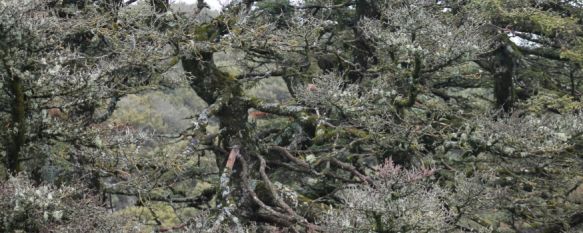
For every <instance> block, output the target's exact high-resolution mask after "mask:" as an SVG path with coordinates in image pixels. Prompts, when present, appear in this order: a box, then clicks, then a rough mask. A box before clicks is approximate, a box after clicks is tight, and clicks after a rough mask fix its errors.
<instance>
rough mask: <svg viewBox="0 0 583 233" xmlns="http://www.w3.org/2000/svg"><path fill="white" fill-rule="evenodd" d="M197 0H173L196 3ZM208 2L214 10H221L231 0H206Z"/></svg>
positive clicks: (175, 0)
mask: <svg viewBox="0 0 583 233" xmlns="http://www.w3.org/2000/svg"><path fill="white" fill-rule="evenodd" d="M196 1H197V0H174V1H173V2H184V3H188V4H196ZM205 2H206V3H207V4H209V6H210V7H211V9H213V10H220V9H221V8H222V7H223V6H225V5H227V4H228V3H229V2H230V0H205Z"/></svg>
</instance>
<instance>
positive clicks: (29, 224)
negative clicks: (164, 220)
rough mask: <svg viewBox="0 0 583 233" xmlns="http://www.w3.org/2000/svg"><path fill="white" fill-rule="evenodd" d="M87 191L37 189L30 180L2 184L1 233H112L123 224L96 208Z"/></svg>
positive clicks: (14, 178)
mask: <svg viewBox="0 0 583 233" xmlns="http://www.w3.org/2000/svg"><path fill="white" fill-rule="evenodd" d="M83 191H84V190H81V189H78V188H74V187H59V188H57V187H54V186H50V185H38V186H35V185H34V184H33V183H32V182H31V181H30V179H29V178H28V177H26V176H25V175H19V176H15V177H10V178H9V179H8V180H7V181H6V182H4V183H3V184H1V185H0V210H2V211H0V231H1V232H14V231H24V232H112V231H116V230H117V231H119V230H121V229H119V228H118V227H119V226H121V224H120V223H119V222H117V223H116V222H114V221H113V220H112V219H111V218H109V216H106V215H105V212H104V210H103V209H101V208H98V207H97V206H95V205H94V203H93V201H92V200H91V199H89V198H87V197H85V195H80V194H81V192H83Z"/></svg>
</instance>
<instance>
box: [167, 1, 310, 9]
mask: <svg viewBox="0 0 583 233" xmlns="http://www.w3.org/2000/svg"><path fill="white" fill-rule="evenodd" d="M196 1H197V0H173V2H184V3H189V4H196ZM205 1H206V3H207V4H209V6H210V7H211V9H213V10H220V9H221V8H223V6H226V5H227V4H228V3H229V2H230V1H231V0H205ZM291 2H292V4H293V3H300V2H302V0H291Z"/></svg>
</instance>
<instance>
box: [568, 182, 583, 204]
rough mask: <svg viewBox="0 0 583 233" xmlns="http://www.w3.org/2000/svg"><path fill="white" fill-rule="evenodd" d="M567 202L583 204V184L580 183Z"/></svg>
mask: <svg viewBox="0 0 583 233" xmlns="http://www.w3.org/2000/svg"><path fill="white" fill-rule="evenodd" d="M567 200H568V201H570V202H574V203H577V204H583V184H582V183H580V184H579V186H577V188H575V189H574V190H573V191H571V193H569V196H567Z"/></svg>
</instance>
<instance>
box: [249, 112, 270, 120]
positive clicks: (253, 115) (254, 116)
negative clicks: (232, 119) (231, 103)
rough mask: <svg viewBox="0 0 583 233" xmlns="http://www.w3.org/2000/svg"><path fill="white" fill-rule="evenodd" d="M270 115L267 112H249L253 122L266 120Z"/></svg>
mask: <svg viewBox="0 0 583 233" xmlns="http://www.w3.org/2000/svg"><path fill="white" fill-rule="evenodd" d="M269 115H270V114H269V113H266V112H262V111H251V112H249V117H250V118H251V119H253V120H257V119H261V118H266V117H268V116H269Z"/></svg>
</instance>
